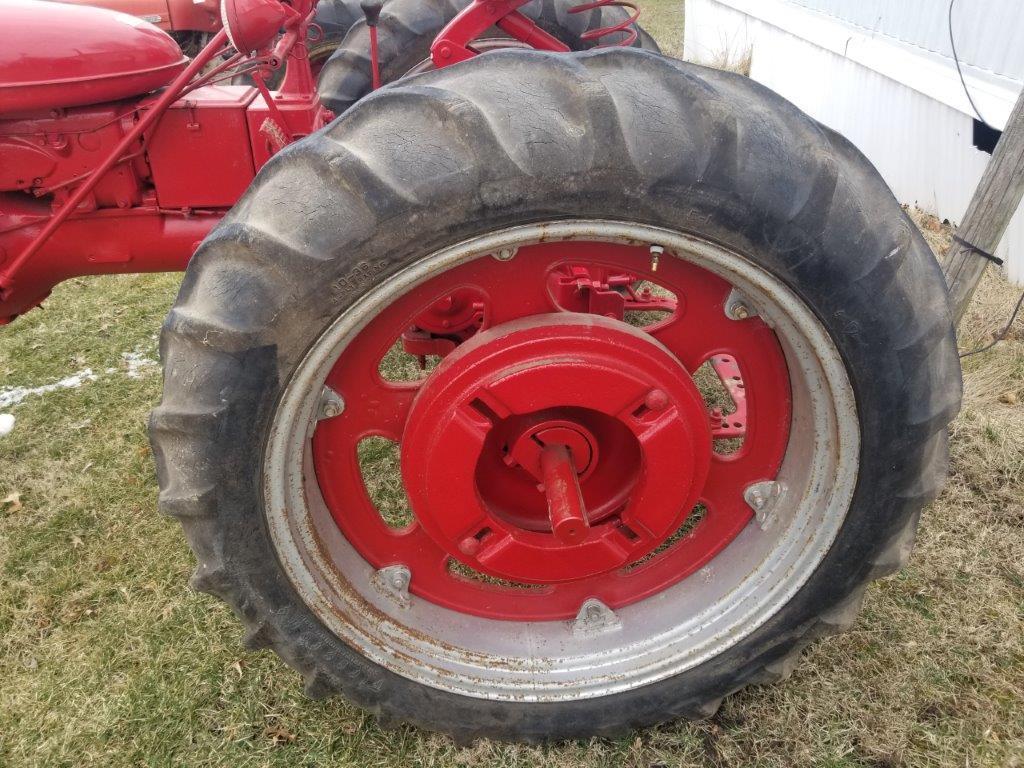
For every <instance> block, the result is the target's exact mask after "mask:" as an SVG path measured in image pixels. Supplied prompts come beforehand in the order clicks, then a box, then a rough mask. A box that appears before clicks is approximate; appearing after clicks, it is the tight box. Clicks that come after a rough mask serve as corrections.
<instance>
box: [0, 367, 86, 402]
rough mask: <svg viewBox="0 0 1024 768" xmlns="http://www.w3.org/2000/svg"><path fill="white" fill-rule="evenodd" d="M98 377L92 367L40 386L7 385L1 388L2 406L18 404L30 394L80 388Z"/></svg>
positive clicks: (0, 398) (43, 393) (0, 399)
mask: <svg viewBox="0 0 1024 768" xmlns="http://www.w3.org/2000/svg"><path fill="white" fill-rule="evenodd" d="M96 378H97V377H96V374H94V373H93V372H92V368H83V369H82V370H81V371H79V372H78V373H73V374H71V375H70V376H66V377H65V378H63V379H61V380H60V381H55V382H53V383H52V384H43V385H42V386H39V387H5V388H3V389H0V408H6V407H7V406H9V405H17V404H18V403H20V402H21V401H22V400H24V399H25V398H26V397H28V396H30V395H45V394H46V393H47V392H55V391H56V390H58V389H78V388H79V387H80V386H82V384H84V383H85V382H87V381H96Z"/></svg>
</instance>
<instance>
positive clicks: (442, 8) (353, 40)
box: [318, 0, 659, 115]
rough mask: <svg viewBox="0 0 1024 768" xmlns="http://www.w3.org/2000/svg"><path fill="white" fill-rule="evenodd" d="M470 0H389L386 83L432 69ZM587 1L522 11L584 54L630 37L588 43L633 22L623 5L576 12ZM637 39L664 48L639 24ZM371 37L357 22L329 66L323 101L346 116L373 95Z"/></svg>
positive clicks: (494, 36) (382, 50)
mask: <svg viewBox="0 0 1024 768" xmlns="http://www.w3.org/2000/svg"><path fill="white" fill-rule="evenodd" d="M469 2H470V0H388V2H387V3H385V5H384V10H383V12H382V13H381V16H380V21H379V24H378V30H377V34H378V39H379V61H380V75H381V82H382V83H391V82H394V81H395V80H397V79H399V78H400V77H404V76H406V75H409V74H413V73H416V72H419V71H422V70H423V69H425V68H427V67H429V65H430V45H431V43H433V41H434V38H436V37H437V34H438V33H439V32H440V31H441V30H442V29H443V28H444V26H445V25H446V24H447V23H448V22H449V21H451V20H452V19H453V18H455V15H456V14H457V13H459V11H461V10H462V9H463V8H465V7H466V6H468V5H469ZM581 4H582V3H581V0H532V2H530V3H527V4H526V5H525V6H523V7H522V8H520V9H519V10H520V12H521V13H523V14H525V15H526V16H527V17H529V18H530V19H533V21H535V22H536V23H537V24H538V25H539V26H540V27H541V28H542V29H543V30H544V31H545V32H548V33H549V34H551V35H553V36H554V37H556V38H558V39H559V40H561V41H562V42H563V43H565V44H566V45H568V46H569V48H570V49H572V50H573V51H583V50H587V49H589V48H592V47H594V46H595V45H599V44H608V43H611V42H615V41H616V40H621V39H622V37H623V36H624V34H625V33H621V32H620V33H615V34H612V35H610V36H609V37H607V38H603V39H600V40H589V39H584V38H583V35H584V34H586V33H587V32H590V31H594V30H598V29H606V28H608V27H611V26H614V25H615V24H618V23H620V22H622V21H624V20H625V19H626V18H627V15H628V11H627V10H626V9H625V8H623V7H621V6H614V5H612V6H603V7H599V8H594V9H591V10H589V11H585V12H583V13H570V9H571V8H573V7H574V6H578V5H581ZM634 26H635V27H636V31H637V39H636V40H635V41H634V42H633V47H636V48H643V49H644V50H648V51H655V52H657V51H658V50H659V49H658V44H657V43H656V42H655V41H654V38H653V37H651V36H650V35H649V34H648V33H647V32H646V31H645V30H644V29H643V28H642V27H640V25H639V24H636V25H634ZM506 45H515V43H514V42H513V41H512V40H509V39H508V38H507V36H506V35H505V34H504V33H503V32H501V31H500V30H498V29H494V30H492V31H491V32H489V33H487V34H485V35H484V38H483V40H482V41H481V43H480V44H479V45H478V47H481V48H482V49H483V50H493V49H495V48H500V47H503V46H506ZM371 77H372V70H371V68H370V34H369V30H368V29H367V27H366V21H365V19H364V20H361V21H359V22H357V23H356V24H354V25H353V26H352V28H351V29H350V30H349V32H348V34H347V35H346V36H345V38H344V40H342V41H341V44H340V45H338V47H337V49H336V50H335V52H334V53H333V54H332V55H331V58H330V59H328V61H327V63H326V64H324V65H323V68H322V69H321V70H320V74H319V80H318V90H319V91H320V98H321V99H322V100H323V102H324V103H325V104H326V105H327V106H328V107H330V108H331V109H332V110H334V112H335V114H339V115H340V114H341V113H342V112H344V111H345V110H346V109H348V108H349V107H350V106H352V105H353V104H355V103H356V102H357V101H359V99H361V98H363V97H364V96H365V95H366V94H368V93H370V91H371V86H372V83H371Z"/></svg>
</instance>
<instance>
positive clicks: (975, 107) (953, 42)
mask: <svg viewBox="0 0 1024 768" xmlns="http://www.w3.org/2000/svg"><path fill="white" fill-rule="evenodd" d="M955 4H956V0H949V47H950V48H952V49H953V63H954V64H956V72H957V74H958V75H960V84H961V85H962V86H963V87H964V94H966V96H967V101H969V102H970V103H971V109H973V110H974V114H976V115H977V116H978V120H980V121H981V122H982V123H983V124H984V125H985V127H986V128H990V129H991V130H995V128H992V126H991V125H990V124H989V122H988V120H986V119H985V118H984V117H982V116H981V112H980V111H979V110H978V105H977V104H975V103H974V98H973V97H972V96H971V89H970V88H968V87H967V81H966V80H965V79H964V71H963V69H962V68H961V67H960V57H959V56H958V55H957V53H956V40H954V39H953V6H954V5H955Z"/></svg>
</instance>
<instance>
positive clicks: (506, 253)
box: [494, 248, 519, 261]
mask: <svg viewBox="0 0 1024 768" xmlns="http://www.w3.org/2000/svg"><path fill="white" fill-rule="evenodd" d="M518 250H519V249H518V248H502V249H501V250H499V251H498V252H497V253H496V254H494V258H496V259H497V260H498V261H510V260H511V259H512V257H514V256H515V255H516V251H518Z"/></svg>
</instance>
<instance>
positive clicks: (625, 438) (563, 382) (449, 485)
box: [402, 313, 712, 583]
mask: <svg viewBox="0 0 1024 768" xmlns="http://www.w3.org/2000/svg"><path fill="white" fill-rule="evenodd" d="M711 446H712V441H711V432H710V427H709V421H708V416H707V410H706V406H705V405H704V401H703V399H702V398H701V395H700V393H699V391H698V390H697V387H696V386H695V385H694V383H693V380H692V379H691V378H690V375H689V374H688V373H687V371H686V370H685V368H683V366H682V365H681V364H680V362H679V361H678V359H677V358H676V357H675V356H673V355H672V354H671V353H670V352H669V351H668V350H667V349H666V348H665V347H663V346H662V345H661V344H660V343H658V342H657V341H655V340H654V339H653V338H652V337H651V336H650V335H648V334H645V333H643V332H642V331H640V330H637V329H634V328H631V327H630V326H627V325H625V324H623V323H621V322H617V321H614V320H609V319H606V318H603V317H597V316H594V315H580V314H571V313H554V314H542V315H534V316H531V317H528V318H523V319H519V320H514V321H512V322H509V323H505V324H503V325H501V326H498V327H495V328H492V329H490V330H487V331H484V332H482V333H479V334H477V335H475V336H474V337H472V338H471V339H470V340H469V341H467V342H465V343H464V344H462V345H460V346H459V347H458V348H457V349H456V350H455V351H454V352H452V353H451V354H450V355H448V356H447V357H446V358H445V359H444V360H443V362H442V363H441V364H440V365H439V366H438V368H437V369H436V370H435V371H434V372H433V374H432V375H431V376H430V377H429V379H427V381H426V382H425V383H424V384H423V386H422V387H421V388H420V391H419V393H418V394H417V396H416V399H415V401H414V402H413V405H412V408H411V411H410V413H409V419H408V422H407V424H406V429H405V434H404V437H403V450H402V456H403V461H402V477H403V480H404V484H405V488H406V492H407V494H408V496H409V500H410V503H411V505H412V507H413V509H415V510H416V516H417V520H418V522H419V524H420V525H421V526H422V527H423V529H424V530H425V531H426V532H427V534H428V535H429V536H430V538H431V539H433V541H434V542H435V543H436V544H437V545H438V546H439V547H441V548H442V549H444V550H445V551H446V552H448V553H449V554H450V555H451V556H452V557H454V558H457V559H459V560H461V561H462V562H463V563H465V564H466V565H468V566H470V567H471V568H473V569H476V570H478V571H481V572H483V573H485V574H488V575H492V576H495V577H500V578H505V579H511V580H514V581H519V582H532V583H554V582H563V581H571V580H577V579H582V578H586V577H589V576H594V575H597V574H601V573H607V572H609V571H613V570H616V569H620V568H622V567H623V566H625V565H627V564H629V563H631V562H633V561H635V560H637V559H638V558H640V557H642V556H643V555H645V554H646V553H648V552H650V551H651V550H653V549H654V548H655V547H657V546H658V545H659V544H660V543H662V542H663V541H664V540H665V539H666V538H667V537H668V536H670V535H671V534H672V533H673V532H674V531H675V530H676V529H677V528H678V527H679V525H680V524H681V522H682V521H683V519H684V518H686V516H687V515H688V514H689V512H690V511H691V510H692V509H693V507H694V505H695V503H696V501H697V499H698V496H699V494H700V491H701V489H702V487H703V486H704V481H705V479H706V477H707V474H708V470H709V467H710V464H711Z"/></svg>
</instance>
